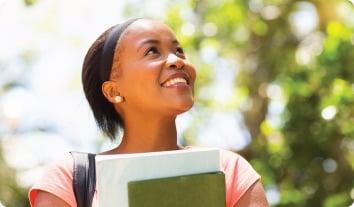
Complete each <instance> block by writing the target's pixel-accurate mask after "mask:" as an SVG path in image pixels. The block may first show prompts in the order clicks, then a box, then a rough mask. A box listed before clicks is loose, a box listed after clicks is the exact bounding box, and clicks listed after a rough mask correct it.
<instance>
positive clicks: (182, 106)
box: [174, 100, 194, 115]
mask: <svg viewBox="0 0 354 207" xmlns="http://www.w3.org/2000/svg"><path fill="white" fill-rule="evenodd" d="M193 104H194V101H193V100H188V101H183V102H178V104H176V105H175V106H174V108H175V110H176V112H177V113H178V114H181V113H184V112H186V111H188V110H189V109H191V108H192V107H193ZM178 114H177V115H178Z"/></svg>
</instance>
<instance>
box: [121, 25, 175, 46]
mask: <svg viewBox="0 0 354 207" xmlns="http://www.w3.org/2000/svg"><path fill="white" fill-rule="evenodd" d="M124 33H125V34H124V35H123V36H124V37H123V38H122V40H123V39H124V40H126V41H127V42H129V43H130V44H131V43H133V42H135V43H139V42H142V41H145V40H146V39H155V40H160V41H161V40H169V41H172V42H173V41H176V37H175V34H174V32H173V31H172V30H171V28H170V27H168V26H167V25H166V24H164V23H162V22H159V21H156V20H150V19H140V20H137V21H135V22H134V23H132V24H131V25H130V26H129V27H128V28H127V30H126V31H125V32H124ZM124 40H123V41H122V42H121V43H123V42H125V41H124Z"/></svg>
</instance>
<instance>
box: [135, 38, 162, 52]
mask: <svg viewBox="0 0 354 207" xmlns="http://www.w3.org/2000/svg"><path fill="white" fill-rule="evenodd" d="M159 43H160V41H158V40H155V39H146V40H143V41H142V42H141V43H140V44H139V47H138V51H139V50H140V49H141V48H142V47H143V46H144V45H147V44H159Z"/></svg>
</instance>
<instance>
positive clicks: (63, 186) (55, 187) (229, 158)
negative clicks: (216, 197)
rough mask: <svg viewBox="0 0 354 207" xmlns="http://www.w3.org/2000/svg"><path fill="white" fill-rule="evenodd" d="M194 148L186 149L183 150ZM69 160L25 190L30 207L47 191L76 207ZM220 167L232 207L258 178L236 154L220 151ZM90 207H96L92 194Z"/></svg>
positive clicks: (228, 202)
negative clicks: (27, 191) (39, 192)
mask: <svg viewBox="0 0 354 207" xmlns="http://www.w3.org/2000/svg"><path fill="white" fill-rule="evenodd" d="M191 148H197V147H186V149H191ZM72 168H73V159H72V157H71V155H70V153H67V154H66V155H65V157H64V159H63V160H62V161H61V162H58V163H55V164H53V165H51V166H48V168H47V170H46V171H45V172H44V174H43V175H42V177H41V178H40V180H39V181H38V182H37V183H35V184H34V185H33V186H32V188H31V189H30V190H29V193H28V197H29V201H30V204H31V206H32V207H33V206H34V201H35V199H36V196H37V193H38V191H39V190H42V191H47V192H49V193H52V194H54V195H56V196H57V197H59V198H61V199H62V200H64V201H65V202H66V203H68V204H69V205H70V206H72V207H76V201H75V196H74V192H73V187H72V178H73V175H72V174H73V169H72ZM220 168H221V170H222V171H223V172H224V173H225V182H226V206H227V207H233V206H235V204H236V203H237V201H238V200H239V199H240V198H241V197H242V195H243V194H244V193H245V192H246V191H247V190H248V189H249V188H250V187H251V186H252V185H253V184H254V183H255V182H256V181H258V180H259V179H260V176H259V175H258V173H257V172H256V171H255V170H254V169H253V168H252V167H251V165H250V164H249V163H248V162H247V161H246V160H245V159H244V158H243V157H241V156H240V155H238V154H236V153H233V152H231V151H227V150H221V152H220ZM92 206H93V207H98V199H97V195H96V194H95V196H94V198H93V204H92Z"/></svg>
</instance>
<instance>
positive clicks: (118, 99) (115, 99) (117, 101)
mask: <svg viewBox="0 0 354 207" xmlns="http://www.w3.org/2000/svg"><path fill="white" fill-rule="evenodd" d="M122 101H123V97H122V96H115V97H114V102H115V103H120V102H122Z"/></svg>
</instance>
